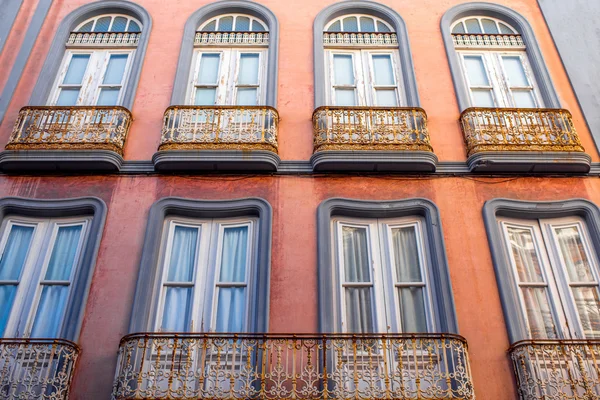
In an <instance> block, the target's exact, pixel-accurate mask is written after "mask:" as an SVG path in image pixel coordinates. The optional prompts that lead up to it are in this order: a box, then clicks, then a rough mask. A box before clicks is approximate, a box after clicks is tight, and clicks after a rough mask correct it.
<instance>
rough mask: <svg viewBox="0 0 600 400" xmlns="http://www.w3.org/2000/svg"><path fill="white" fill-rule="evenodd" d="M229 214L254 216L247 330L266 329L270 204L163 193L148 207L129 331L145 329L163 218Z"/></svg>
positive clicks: (215, 216) (230, 216)
mask: <svg viewBox="0 0 600 400" xmlns="http://www.w3.org/2000/svg"><path fill="white" fill-rule="evenodd" d="M172 216H179V217H185V218H232V217H247V216H250V217H257V218H258V220H259V222H258V243H257V268H256V280H255V282H256V291H255V296H256V297H255V299H254V304H256V307H254V308H253V309H251V313H250V316H249V321H250V324H249V326H250V328H249V329H250V332H267V331H268V324H269V286H270V284H269V281H270V276H271V236H272V227H271V223H272V222H271V221H272V218H273V211H272V209H271V205H270V204H269V203H268V202H267V201H266V200H264V199H261V198H244V199H236V200H192V199H184V198H180V197H165V198H163V199H160V200H158V201H157V202H156V203H154V204H153V205H152V208H150V214H149V216H148V225H147V227H146V236H145V238H144V247H143V250H142V258H141V262H140V269H139V272H138V280H137V286H136V289H135V297H134V301H133V309H132V311H131V320H130V324H129V333H138V332H146V331H147V330H148V324H149V319H150V310H151V307H152V302H153V295H154V287H155V286H156V279H158V278H157V269H158V268H159V265H158V264H159V262H158V261H159V260H158V258H159V253H160V249H161V245H162V243H161V242H162V238H163V230H164V226H165V224H164V222H165V218H167V217H172Z"/></svg>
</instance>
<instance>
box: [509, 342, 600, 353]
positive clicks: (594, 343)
mask: <svg viewBox="0 0 600 400" xmlns="http://www.w3.org/2000/svg"><path fill="white" fill-rule="evenodd" d="M557 344H560V345H568V346H574V345H600V339H527V340H519V341H518V342H515V343H513V344H512V345H511V346H510V347H509V348H508V350H507V351H508V352H509V353H510V352H511V351H513V350H514V349H518V348H520V347H524V346H551V345H557Z"/></svg>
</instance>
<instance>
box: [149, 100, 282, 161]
mask: <svg viewBox="0 0 600 400" xmlns="http://www.w3.org/2000/svg"><path fill="white" fill-rule="evenodd" d="M278 128H279V114H278V113H277V110H276V109H274V108H273V107H268V106H171V107H169V108H167V110H166V111H165V116H164V120H163V128H162V136H161V142H160V146H159V147H158V149H159V150H182V149H184V150H185V149H193V150H198V149H216V150H223V149H235V150H269V151H272V152H274V153H277V131H278Z"/></svg>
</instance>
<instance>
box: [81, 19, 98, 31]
mask: <svg viewBox="0 0 600 400" xmlns="http://www.w3.org/2000/svg"><path fill="white" fill-rule="evenodd" d="M93 26H94V21H90V22H88V23H86V24H84V25H82V26H81V28H79V30H78V32H91V31H92V27H93Z"/></svg>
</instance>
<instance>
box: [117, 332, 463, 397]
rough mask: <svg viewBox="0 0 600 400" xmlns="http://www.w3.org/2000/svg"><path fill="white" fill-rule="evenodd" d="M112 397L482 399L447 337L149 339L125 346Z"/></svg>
mask: <svg viewBox="0 0 600 400" xmlns="http://www.w3.org/2000/svg"><path fill="white" fill-rule="evenodd" d="M113 399H118V400H125V399H153V400H160V399H187V400H191V399H194V400H195V399H221V400H225V399H227V400H236V399H261V400H279V399H281V400H283V399H298V400H305V399H311V400H313V399H314V400H317V399H318V400H321V399H356V400H358V399H420V400H426V399H436V400H442V399H448V400H449V399H474V394H473V386H472V380H471V372H470V367H469V357H468V352H467V343H466V341H465V339H463V338H462V337H460V336H456V335H447V334H429V335H428V334H418V335H388V334H382V335H380V334H372V335H360V334H357V335H343V334H331V335H329V334H323V335H281V334H214V333H212V334H202V333H197V334H191V333H190V334H150V333H140V334H133V335H129V336H126V337H124V338H123V339H122V340H121V345H120V349H119V358H118V364H117V374H116V378H115V383H114V387H113Z"/></svg>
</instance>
